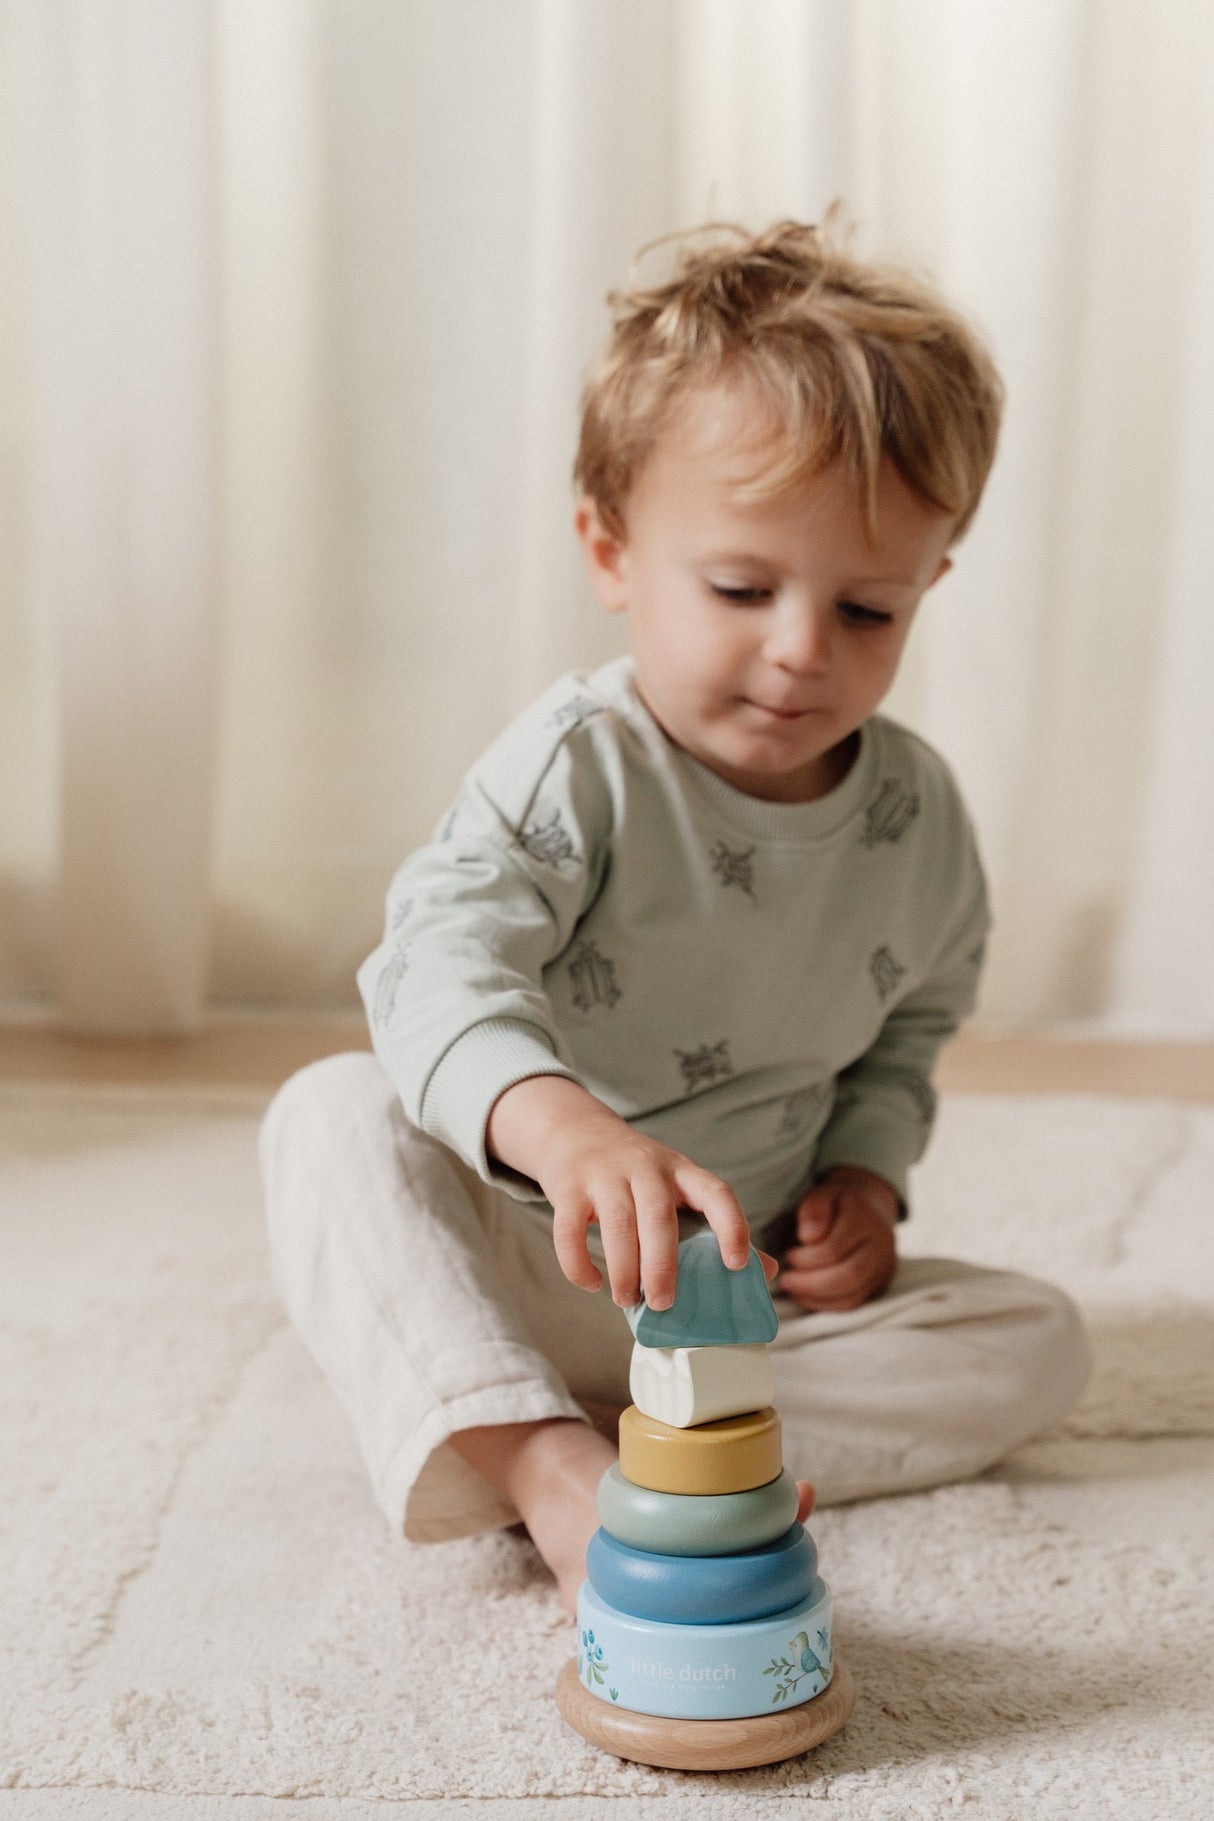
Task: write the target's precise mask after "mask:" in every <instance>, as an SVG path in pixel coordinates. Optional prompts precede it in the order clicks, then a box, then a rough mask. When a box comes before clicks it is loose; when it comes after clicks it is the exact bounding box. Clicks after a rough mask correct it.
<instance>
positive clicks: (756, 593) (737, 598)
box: [709, 582, 771, 607]
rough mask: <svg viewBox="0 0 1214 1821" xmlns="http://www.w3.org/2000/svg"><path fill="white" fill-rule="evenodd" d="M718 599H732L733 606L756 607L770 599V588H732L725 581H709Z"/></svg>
mask: <svg viewBox="0 0 1214 1821" xmlns="http://www.w3.org/2000/svg"><path fill="white" fill-rule="evenodd" d="M709 587H710V588H711V589H712V592H713V593H714V594H715V595H716V596H717V598H718V600H722V601H732V602H733V604H734V606H735V607H757V606H761V605H762V603H763V602H764V601H769V600H770V599H771V589H770V588H733V587H730V586H729V584H728V583H726V582H710V583H709Z"/></svg>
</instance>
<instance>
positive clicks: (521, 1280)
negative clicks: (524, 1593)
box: [260, 1054, 1089, 1542]
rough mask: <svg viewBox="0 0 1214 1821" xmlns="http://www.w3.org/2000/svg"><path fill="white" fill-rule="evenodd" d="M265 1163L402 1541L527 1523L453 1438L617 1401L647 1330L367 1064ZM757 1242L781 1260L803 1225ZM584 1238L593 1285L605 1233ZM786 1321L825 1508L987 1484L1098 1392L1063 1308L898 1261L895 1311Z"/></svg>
mask: <svg viewBox="0 0 1214 1821" xmlns="http://www.w3.org/2000/svg"><path fill="white" fill-rule="evenodd" d="M260 1155H261V1164H262V1173H263V1177H264V1181H265V1188H266V1200H267V1213H268V1219H269V1229H270V1243H271V1251H272V1257H273V1268H274V1276H275V1282H276V1284H277V1286H278V1290H279V1293H280V1294H281V1296H282V1298H283V1301H284V1303H285V1305H286V1308H287V1311H288V1313H289V1314H290V1316H291V1319H292V1321H293V1322H294V1323H295V1325H296V1327H297V1328H298V1329H299V1331H300V1333H301V1334H302V1336H303V1338H304V1340H305V1342H306V1343H307V1345H308V1347H309V1349H310V1350H311V1352H312V1354H313V1356H314V1357H315V1359H316V1360H317V1362H318V1364H319V1365H320V1368H321V1370H322V1372H323V1373H324V1374H325V1376H326V1378H327V1379H328V1381H329V1383H330V1385H331V1386H332V1388H333V1390H334V1391H335V1392H336V1394H337V1396H338V1398H339V1399H340V1400H341V1402H342V1404H343V1405H344V1407H345V1409H346V1411H347V1412H348V1414H349V1416H350V1418H351V1420H352V1422H353V1424H354V1427H355V1430H356V1432H357V1435H358V1440H359V1442H360V1444H361V1447H362V1452H363V1456H364V1458H365V1460H366V1463H367V1467H368V1469H369V1471H370V1475H371V1480H372V1483H373V1486H374V1489H375V1493H376V1496H377V1498H378V1500H379V1503H380V1505H381V1506H382V1507H383V1509H384V1511H385V1513H386V1514H387V1517H388V1520H389V1522H390V1523H391V1524H392V1525H394V1526H400V1527H401V1528H403V1531H404V1534H405V1535H406V1536H407V1537H409V1538H411V1539H412V1540H414V1541H416V1542H437V1541H441V1540H443V1539H445V1538H449V1537H457V1536H469V1535H474V1534H476V1533H477V1532H479V1531H483V1530H491V1529H496V1528H499V1527H500V1526H502V1525H504V1524H509V1523H512V1522H514V1521H515V1520H516V1519H517V1517H518V1513H517V1511H515V1510H514V1508H513V1507H512V1506H511V1505H510V1504H509V1503H508V1502H506V1501H505V1500H504V1499H503V1498H502V1497H501V1496H500V1494H498V1493H497V1492H495V1491H494V1489H493V1488H492V1487H491V1486H490V1485H489V1483H488V1482H487V1481H486V1480H485V1479H483V1478H482V1477H481V1475H480V1474H479V1473H477V1472H476V1470H475V1469H474V1468H473V1467H471V1466H470V1465H469V1464H468V1463H467V1462H466V1461H464V1460H463V1459H462V1458H461V1457H460V1456H459V1455H457V1454H456V1453H455V1451H454V1450H453V1449H452V1448H450V1447H448V1446H446V1442H447V1438H448V1436H450V1435H452V1434H453V1433H455V1432H457V1431H458V1430H460V1429H467V1428H473V1427H476V1426H479V1425H481V1424H491V1423H513V1422H528V1421H532V1420H535V1419H538V1418H544V1417H560V1416H566V1417H578V1418H584V1412H583V1411H582V1410H581V1409H580V1407H579V1405H578V1403H577V1399H578V1398H582V1397H585V1398H590V1399H595V1400H597V1401H600V1402H611V1401H614V1402H617V1403H619V1404H626V1403H627V1402H628V1401H629V1396H628V1365H629V1358H630V1355H631V1352H632V1334H631V1331H630V1329H629V1327H628V1324H627V1322H626V1320H625V1318H624V1315H623V1312H622V1311H621V1310H620V1309H618V1308H617V1307H616V1306H615V1305H614V1303H613V1302H612V1301H611V1296H610V1291H609V1289H608V1288H607V1287H606V1284H605V1283H604V1287H603V1288H602V1289H600V1290H598V1291H596V1292H594V1293H588V1292H587V1291H585V1290H579V1289H576V1288H575V1287H574V1286H573V1285H572V1284H570V1283H569V1282H568V1281H567V1280H566V1279H565V1277H564V1276H563V1275H562V1273H561V1270H560V1267H559V1265H558V1264H557V1260H556V1255H555V1253H554V1251H553V1247H552V1233H551V1217H550V1216H549V1215H548V1214H547V1212H546V1211H541V1210H540V1209H537V1208H535V1207H531V1206H529V1205H528V1204H526V1203H522V1202H517V1201H514V1200H512V1199H511V1197H510V1196H508V1195H507V1194H505V1193H504V1192H502V1191H500V1190H497V1189H493V1188H490V1187H489V1186H488V1185H486V1184H485V1183H483V1182H481V1181H480V1179H479V1178H478V1177H477V1176H476V1175H475V1174H474V1173H473V1172H472V1171H470V1170H469V1169H467V1167H466V1166H465V1165H464V1164H462V1163H461V1162H460V1161H459V1160H458V1159H457V1158H456V1157H454V1156H453V1155H452V1154H451V1153H450V1152H449V1151H448V1150H447V1149H446V1148H445V1147H444V1146H442V1145H440V1144H439V1143H437V1141H435V1140H433V1139H431V1138H428V1137H427V1136H426V1135H425V1134H424V1133H422V1132H419V1131H418V1130H417V1129H416V1127H414V1126H413V1125H412V1124H411V1123H410V1122H409V1120H408V1119H407V1118H406V1116H405V1113H404V1111H403V1109H402V1107H401V1105H400V1102H399V1100H398V1099H397V1096H396V1094H395V1092H394V1090H393V1088H392V1086H391V1083H390V1082H389V1080H388V1078H387V1076H386V1075H385V1073H384V1071H383V1069H382V1068H381V1067H380V1065H379V1063H378V1062H377V1061H376V1060H375V1058H374V1057H373V1056H370V1055H366V1054H354V1055H343V1056H332V1057H329V1058H327V1059H326V1060H325V1061H323V1062H318V1063H314V1064H313V1065H312V1066H311V1067H309V1068H306V1069H303V1070H302V1071H301V1072H300V1073H299V1074H297V1075H294V1076H293V1077H292V1078H291V1079H290V1080H289V1081H288V1082H286V1083H285V1085H284V1086H283V1087H282V1088H281V1089H280V1091H279V1093H278V1094H277V1095H276V1097H275V1099H274V1101H273V1102H272V1104H271V1105H270V1108H269V1110H268V1111H267V1113H266V1117H265V1121H264V1123H263V1126H262V1129H261V1137H260ZM696 1224H698V1223H696ZM781 1225H782V1228H783V1230H780V1227H781ZM752 1236H753V1238H754V1240H755V1243H756V1244H758V1245H761V1246H763V1247H765V1249H766V1250H768V1251H779V1250H780V1249H782V1248H783V1246H785V1245H787V1244H788V1243H789V1238H790V1223H789V1222H787V1221H785V1222H784V1223H773V1224H769V1225H768V1226H766V1227H764V1228H755V1229H753V1230H752ZM590 1243H591V1252H592V1256H593V1257H594V1258H595V1262H596V1263H597V1264H598V1265H599V1267H600V1269H602V1268H603V1258H602V1251H601V1248H600V1247H599V1246H598V1232H597V1229H595V1228H592V1229H591V1231H590ZM776 1308H777V1310H778V1312H779V1316H780V1332H779V1334H778V1335H777V1337H776V1339H775V1340H774V1341H773V1342H772V1343H771V1353H772V1365H773V1369H774V1375H775V1403H776V1408H777V1409H778V1410H779V1413H780V1418H781V1426H782V1430H783V1446H784V1462H785V1466H786V1467H787V1468H788V1470H789V1472H791V1473H792V1474H793V1475H794V1476H795V1477H796V1478H799V1479H809V1480H812V1481H813V1483H814V1485H815V1486H816V1488H817V1491H818V1499H819V1502H820V1503H822V1504H827V1503H836V1502H839V1501H841V1500H845V1499H857V1498H865V1497H870V1496H872V1495H874V1494H879V1493H888V1492H901V1491H909V1490H912V1489H913V1488H916V1487H924V1486H932V1485H938V1484H940V1483H941V1482H943V1481H946V1480H954V1479H960V1478H965V1477H968V1476H969V1475H971V1474H974V1473H977V1472H979V1471H980V1470H981V1469H982V1468H984V1467H987V1466H989V1465H990V1464H991V1463H992V1462H994V1461H997V1460H999V1459H1000V1458H1001V1457H1002V1456H1003V1455H1004V1454H1006V1453H1007V1452H1008V1450H1009V1449H1011V1448H1014V1447H1015V1446H1016V1445H1017V1444H1018V1443H1019V1442H1022V1441H1025V1440H1026V1439H1027V1438H1028V1437H1029V1436H1032V1435H1035V1434H1038V1433H1039V1432H1040V1431H1041V1430H1043V1429H1045V1428H1048V1427H1049V1426H1050V1424H1052V1423H1055V1422H1057V1421H1058V1420H1059V1418H1060V1417H1062V1416H1063V1415H1064V1414H1065V1412H1066V1411H1067V1410H1068V1409H1069V1408H1070V1407H1071V1405H1072V1404H1073V1402H1074V1401H1075V1399H1076V1397H1077V1396H1078V1395H1079V1392H1080V1391H1081V1390H1082V1388H1083V1384H1084V1382H1085V1379H1086V1377H1087V1373H1088V1367H1089V1353H1088V1345H1087V1341H1086V1338H1085V1335H1084V1332H1083V1328H1082V1325H1081V1322H1080V1319H1079V1316H1078V1313H1077V1311H1076V1309H1075V1308H1074V1306H1073V1304H1072V1303H1071V1302H1070V1301H1069V1299H1068V1298H1067V1297H1066V1296H1064V1295H1063V1294H1062V1292H1061V1291H1059V1290H1057V1289H1055V1288H1053V1287H1052V1286H1051V1285H1049V1284H1046V1283H1041V1282H1038V1281H1037V1280H1035V1279H1033V1278H1029V1277H1021V1276H1018V1275H1015V1274H1013V1273H1011V1272H1006V1271H988V1270H981V1269H978V1268H977V1267H974V1266H971V1265H964V1264H959V1263H957V1262H955V1261H953V1260H950V1259H911V1260H905V1261H903V1262H902V1263H901V1264H900V1266H899V1268H898V1271H897V1274H896V1275H895V1277H894V1280H893V1282H892V1284H891V1285H890V1287H889V1289H888V1290H887V1291H886V1293H885V1294H884V1295H883V1296H881V1297H879V1298H877V1299H876V1300H875V1301H873V1302H870V1303H867V1304H865V1306H864V1307H863V1308H860V1309H857V1310H854V1311H853V1312H851V1313H849V1314H846V1315H821V1314H811V1313H806V1312H805V1311H803V1310H801V1309H800V1308H798V1307H797V1305H795V1304H794V1303H792V1302H791V1301H789V1299H788V1298H786V1297H781V1296H777V1298H776Z"/></svg>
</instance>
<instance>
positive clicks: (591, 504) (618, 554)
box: [573, 493, 628, 613]
mask: <svg viewBox="0 0 1214 1821" xmlns="http://www.w3.org/2000/svg"><path fill="white" fill-rule="evenodd" d="M573 524H574V529H575V530H576V532H577V536H578V543H579V544H580V545H581V547H582V561H583V562H584V563H585V565H586V574H587V575H588V576H589V577H590V586H591V587H592V588H593V589H594V592H595V597H596V599H597V600H598V602H599V604H600V606H603V607H605V608H606V609H607V611H608V613H622V612H623V611H624V609H625V607H626V606H627V605H628V590H627V587H626V584H625V569H626V547H625V543H624V539H623V538H622V537H619V536H617V535H616V533H615V532H614V531H612V530H611V529H610V527H609V526H608V525H606V524H605V523H604V522H603V515H602V513H601V512H600V511H599V505H598V501H597V500H595V499H592V498H591V496H590V495H589V494H588V493H587V494H585V495H584V496H583V498H582V499H580V500H579V501H578V504H577V509H576V511H575V512H574V515H573Z"/></svg>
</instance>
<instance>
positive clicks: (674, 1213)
mask: <svg viewBox="0 0 1214 1821" xmlns="http://www.w3.org/2000/svg"><path fill="white" fill-rule="evenodd" d="M487 1140H488V1148H489V1151H490V1152H491V1153H492V1155H493V1156H495V1157H496V1158H497V1159H498V1160H499V1161H500V1162H501V1163H504V1164H506V1165H507V1166H508V1167H509V1168H510V1169H512V1170H517V1171H518V1172H519V1174H520V1175H523V1176H528V1177H530V1178H531V1179H532V1180H533V1181H534V1182H538V1183H539V1185H540V1187H541V1189H542V1190H543V1191H544V1194H545V1195H546V1196H547V1198H548V1200H549V1202H550V1203H551V1205H552V1209H553V1243H554V1245H555V1247H556V1255H557V1258H558V1260H559V1261H560V1266H561V1269H562V1271H563V1272H564V1273H565V1276H566V1277H567V1278H568V1279H569V1281H570V1283H574V1284H578V1285H580V1287H581V1288H582V1289H585V1290H597V1289H598V1288H599V1286H600V1284H601V1282H602V1276H601V1273H600V1272H599V1271H598V1270H597V1268H596V1267H595V1265H594V1264H593V1263H592V1262H591V1259H590V1254H589V1252H588V1250H587V1247H586V1229H587V1227H588V1226H589V1225H590V1223H591V1222H592V1221H597V1222H598V1225H599V1228H600V1230H601V1233H602V1237H603V1250H604V1252H605V1254H606V1258H607V1271H608V1275H609V1277H610V1279H611V1291H612V1296H613V1298H614V1300H615V1302H617V1303H618V1304H620V1306H621V1307H624V1306H627V1305H629V1304H631V1303H634V1302H636V1300H637V1298H638V1295H639V1294H640V1293H641V1292H642V1290H643V1292H644V1296H645V1300H646V1302H647V1303H648V1304H649V1306H650V1307H651V1308H653V1309H668V1308H669V1307H670V1305H671V1303H672V1302H673V1301H674V1290H675V1275H676V1270H677V1263H676V1256H675V1255H676V1252H677V1248H678V1240H679V1232H678V1210H679V1208H680V1207H689V1208H694V1209H695V1210H696V1211H697V1212H699V1213H701V1214H703V1216H704V1218H705V1219H706V1220H707V1222H708V1224H709V1226H710V1227H711V1228H712V1230H713V1232H714V1233H715V1234H716V1236H717V1239H718V1240H719V1242H720V1246H721V1256H722V1258H723V1259H724V1261H725V1263H726V1264H727V1265H728V1266H729V1268H730V1269H731V1270H735V1271H738V1270H741V1269H742V1267H743V1266H744V1265H745V1264H746V1261H747V1259H748V1258H749V1256H750V1228H749V1226H748V1224H747V1220H746V1216H745V1214H743V1212H742V1209H741V1206H740V1204H739V1202H738V1199H737V1197H736V1196H735V1195H734V1193H733V1191H732V1190H731V1189H730V1188H728V1186H727V1185H726V1184H725V1183H723V1182H722V1181H721V1180H720V1178H719V1177H717V1176H714V1175H712V1174H711V1172H710V1171H708V1170H704V1169H701V1168H700V1166H699V1165H698V1164H695V1163H693V1162H692V1161H691V1159H690V1158H688V1157H684V1156H683V1155H682V1153H681V1152H679V1151H673V1150H671V1149H670V1147H669V1146H668V1145H664V1144H659V1143H658V1142H657V1140H656V1139H653V1138H648V1137H646V1135H645V1134H644V1133H643V1132H637V1131H634V1130H633V1128H632V1127H631V1126H630V1125H628V1124H627V1122H626V1121H625V1120H623V1119H621V1118H620V1117H619V1116H618V1114H616V1113H613V1112H612V1111H611V1109H610V1107H607V1106H604V1105H603V1103H602V1101H601V1100H598V1099H596V1098H595V1096H594V1095H593V1094H591V1093H588V1092H587V1090H586V1089H585V1088H583V1087H581V1086H579V1085H578V1083H577V1082H576V1081H571V1080H568V1079H566V1078H564V1077H562V1076H558V1075H536V1076H532V1077H530V1078H529V1079H527V1080H526V1081H519V1082H516V1083H515V1085H514V1086H513V1087H510V1088H507V1089H506V1091H505V1093H503V1094H502V1095H500V1096H499V1098H498V1099H497V1100H496V1101H495V1102H494V1105H493V1108H492V1110H491V1112H490V1115H489V1123H488V1130H487Z"/></svg>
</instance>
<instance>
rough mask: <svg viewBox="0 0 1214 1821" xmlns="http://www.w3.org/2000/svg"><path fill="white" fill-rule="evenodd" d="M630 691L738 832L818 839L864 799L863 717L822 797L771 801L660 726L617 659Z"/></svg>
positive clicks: (656, 733)
mask: <svg viewBox="0 0 1214 1821" xmlns="http://www.w3.org/2000/svg"><path fill="white" fill-rule="evenodd" d="M621 669H622V670H623V672H624V680H625V681H626V687H627V692H628V695H629V696H630V697H631V701H632V704H633V707H634V711H635V712H636V714H638V715H639V716H640V717H641V719H642V721H643V722H644V724H645V726H646V727H647V728H648V729H649V730H650V732H651V737H652V738H654V739H656V740H658V741H660V742H661V744H662V746H663V747H664V748H665V750H666V751H667V752H668V753H669V755H670V760H671V763H672V764H673V765H674V766H675V768H676V769H677V770H678V771H679V772H680V774H681V775H682V776H683V777H684V778H685V779H686V780H687V781H688V783H689V784H690V786H691V787H692V789H693V790H694V791H695V793H696V795H697V796H699V797H700V798H701V800H702V801H704V802H706V803H707V804H708V805H709V806H710V808H711V809H713V810H714V811H715V813H716V814H717V815H718V816H720V817H721V819H722V820H723V821H725V822H728V823H729V824H730V826H731V827H732V828H734V829H735V830H736V831H737V832H738V833H739V834H744V835H748V836H751V837H753V838H754V839H755V840H760V841H822V840H825V839H827V838H828V837H829V836H831V835H834V834H837V833H838V831H839V830H840V829H841V828H844V827H846V825H847V824H848V823H849V822H850V821H851V820H852V818H853V817H854V816H855V815H856V814H857V813H858V812H859V810H860V807H861V805H862V804H863V803H865V802H867V800H868V797H869V795H870V792H871V787H872V784H873V780H874V778H875V774H876V767H877V764H878V756H877V735H876V728H875V722H874V721H872V720H869V721H865V722H864V723H863V724H862V725H861V727H860V728H859V730H858V731H859V736H860V744H859V748H858V750H857V752H856V756H855V758H854V759H853V760H852V763H851V766H850V768H849V770H848V772H847V775H846V777H844V778H843V779H842V780H841V781H840V782H839V783H838V784H836V786H835V788H834V789H833V790H830V791H827V793H826V795H825V796H824V797H815V798H814V800H813V801H812V802H811V803H773V802H771V801H770V800H769V799H768V798H766V797H752V796H750V795H748V793H747V792H746V791H742V790H737V789H736V788H735V787H734V786H733V785H732V784H727V783H726V782H725V780H724V778H719V777H718V776H717V774H716V772H715V771H711V770H710V769H709V767H708V766H707V765H704V764H702V763H701V762H700V760H699V759H693V758H692V756H691V754H690V753H689V752H685V751H684V750H683V748H682V747H681V746H676V745H675V743H674V741H673V740H671V739H670V737H669V736H668V735H667V734H666V733H665V732H664V731H663V730H662V728H661V727H659V725H658V723H657V722H656V721H655V720H654V718H653V716H652V715H651V714H650V712H649V710H648V708H647V707H646V706H645V704H644V702H643V701H642V700H641V697H640V694H639V692H638V690H637V687H636V679H635V675H634V673H633V669H632V663H631V660H630V659H627V658H626V659H624V660H623V662H622V664H621Z"/></svg>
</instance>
